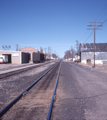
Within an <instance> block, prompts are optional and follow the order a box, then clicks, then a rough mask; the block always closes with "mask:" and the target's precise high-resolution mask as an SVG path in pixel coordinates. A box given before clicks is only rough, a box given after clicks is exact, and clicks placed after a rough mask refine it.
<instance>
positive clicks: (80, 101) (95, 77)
mask: <svg viewBox="0 0 107 120" xmlns="http://www.w3.org/2000/svg"><path fill="white" fill-rule="evenodd" d="M51 120H107V74H106V73H103V72H98V71H95V69H92V68H89V67H86V66H81V65H78V64H75V63H73V62H63V63H62V68H61V73H60V78H59V83H58V88H57V91H56V100H55V102H54V106H53V111H52V119H51Z"/></svg>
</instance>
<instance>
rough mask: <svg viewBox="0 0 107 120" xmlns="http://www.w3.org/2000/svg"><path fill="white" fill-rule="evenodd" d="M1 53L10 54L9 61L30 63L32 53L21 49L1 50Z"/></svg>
mask: <svg viewBox="0 0 107 120" xmlns="http://www.w3.org/2000/svg"><path fill="white" fill-rule="evenodd" d="M0 55H7V56H8V63H17V64H22V63H29V61H30V53H24V52H21V51H7V50H0Z"/></svg>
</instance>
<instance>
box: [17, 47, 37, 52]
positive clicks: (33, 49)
mask: <svg viewBox="0 0 107 120" xmlns="http://www.w3.org/2000/svg"><path fill="white" fill-rule="evenodd" d="M19 51H29V52H30V51H34V52H38V50H37V49H35V48H32V47H25V48H22V49H20V50H19Z"/></svg>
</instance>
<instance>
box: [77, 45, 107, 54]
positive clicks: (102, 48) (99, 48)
mask: <svg viewBox="0 0 107 120" xmlns="http://www.w3.org/2000/svg"><path fill="white" fill-rule="evenodd" d="M79 52H94V43H80V46H79ZM95 52H107V43H95Z"/></svg>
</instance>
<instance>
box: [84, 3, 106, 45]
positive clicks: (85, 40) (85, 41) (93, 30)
mask: <svg viewBox="0 0 107 120" xmlns="http://www.w3.org/2000/svg"><path fill="white" fill-rule="evenodd" d="M106 8H107V4H106V6H105V7H104V8H103V9H102V11H101V12H100V13H99V15H98V16H97V17H96V18H98V17H99V16H100V15H101V14H102V13H103V11H104V10H105V9H106ZM106 21H107V19H106V20H104V21H103V22H102V23H101V24H100V25H98V27H100V26H101V25H102V24H104V23H105V22H106ZM98 27H97V28H98ZM93 32H94V30H93V31H92V32H91V33H90V35H89V36H88V37H87V39H86V40H85V41H84V42H83V43H85V42H86V41H87V40H88V39H89V38H90V36H91V35H92V33H93Z"/></svg>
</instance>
